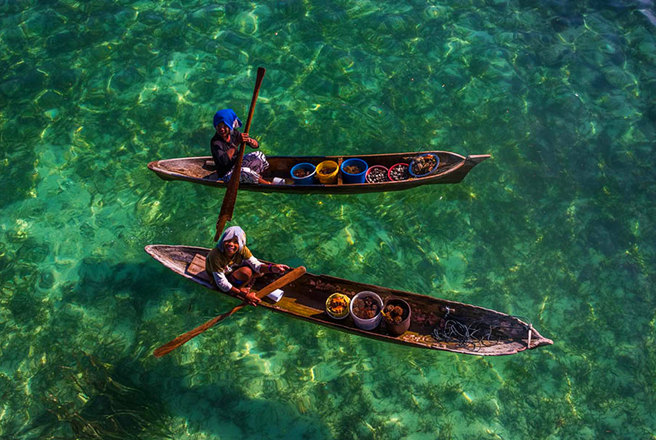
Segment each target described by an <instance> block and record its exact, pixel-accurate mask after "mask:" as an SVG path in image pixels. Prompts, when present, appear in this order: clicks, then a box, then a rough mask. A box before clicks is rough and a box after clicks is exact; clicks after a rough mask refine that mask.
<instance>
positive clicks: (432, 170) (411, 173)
mask: <svg viewBox="0 0 656 440" xmlns="http://www.w3.org/2000/svg"><path fill="white" fill-rule="evenodd" d="M425 156H433V157H434V158H435V166H434V167H433V169H431V170H430V171H429V172H427V173H424V174H415V173H413V172H412V168H413V165H414V163H415V160H417V159H418V158H420V157H425ZM439 165H440V158H439V156H438V155H437V154H433V153H424V154H420V155H419V156H417V157H415V158H414V159H412V162H410V166H408V172H409V173H410V175H411V176H412V177H425V176H428V175H430V174H433V173H434V172H435V170H436V169H437V167H438V166H439Z"/></svg>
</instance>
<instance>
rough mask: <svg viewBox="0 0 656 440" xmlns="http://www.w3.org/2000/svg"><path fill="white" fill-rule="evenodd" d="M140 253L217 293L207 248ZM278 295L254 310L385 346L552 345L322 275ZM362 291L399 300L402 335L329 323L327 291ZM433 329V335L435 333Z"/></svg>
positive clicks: (497, 318) (502, 324) (512, 321)
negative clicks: (406, 322)
mask: <svg viewBox="0 0 656 440" xmlns="http://www.w3.org/2000/svg"><path fill="white" fill-rule="evenodd" d="M145 249H146V252H148V253H149V254H150V255H151V256H152V257H153V258H155V259H156V260H157V261H159V262H160V263H162V264H163V265H164V266H166V267H167V268H169V269H171V270H172V271H174V272H176V273H178V274H179V275H182V276H183V277H185V278H189V279H190V280H192V281H195V282H196V283H198V284H200V285H202V286H205V287H207V288H208V289H213V290H216V291H219V290H218V289H217V288H216V286H215V285H214V283H213V282H212V281H210V278H209V277H208V275H207V273H206V272H205V256H206V255H207V254H208V253H209V251H210V249H207V248H202V247H192V246H169V245H148V246H146V248H145ZM275 277H276V276H275V275H273V274H267V275H264V276H262V277H261V278H259V279H258V281H257V282H256V283H255V285H254V288H255V289H258V288H261V287H262V286H264V285H266V284H268V283H269V282H271V281H272V280H273V279H275ZM283 290H284V295H283V297H282V299H281V300H280V301H278V302H277V303H274V302H273V301H271V300H269V299H268V298H265V299H264V300H263V301H262V302H261V303H260V306H259V307H263V308H265V309H269V310H273V311H275V312H280V313H284V314H286V315H289V316H292V317H294V318H300V319H304V320H306V321H310V322H313V323H315V324H321V325H325V326H328V327H331V328H333V329H336V330H342V331H345V332H349V333H353V334H356V335H359V336H366V337H369V338H375V339H379V340H383V341H387V342H394V343H398V344H403V345H410V346H414V347H421V348H428V349H433V350H446V351H452V352H456V353H465V354H473V355H482V356H499V355H508V354H514V353H518V352H520V351H524V350H526V349H533V348H536V347H540V346H543V345H550V344H552V343H553V342H552V341H551V340H550V339H547V338H544V337H543V336H542V335H540V333H538V331H537V330H535V329H534V328H533V327H532V325H529V324H527V323H525V322H523V321H521V320H520V319H518V318H516V317H514V316H510V315H506V314H504V313H499V312H496V311H494V310H489V309H485V308H482V307H477V306H473V305H469V304H463V303H459V302H455V301H448V300H444V299H438V298H433V297H430V296H426V295H420V294H416V293H410V292H404V291H401V290H394V289H388V288H385V287H379V286H374V285H370V284H364V283H357V282H354V281H348V280H344V279H340V278H335V277H332V276H327V275H313V274H311V273H306V274H305V275H303V276H302V277H301V278H299V279H298V280H296V281H294V282H293V283H291V284H288V285H287V286H286V287H284V288H283ZM363 290H369V291H373V292H376V293H378V295H380V297H381V298H382V299H383V301H385V300H386V299H389V298H401V299H403V300H405V301H406V302H407V303H408V304H409V305H410V307H411V309H412V315H411V323H410V328H409V329H408V331H406V332H405V333H403V334H402V335H401V336H392V335H390V334H388V332H387V330H386V325H385V324H384V323H381V324H380V325H379V326H378V328H376V329H374V330H362V329H360V328H358V327H356V326H355V324H354V322H353V319H352V317H351V316H348V317H347V318H345V319H342V320H335V319H332V318H331V317H330V316H329V315H328V314H327V313H326V312H325V302H326V299H327V298H328V296H329V295H330V294H332V293H333V292H342V293H345V294H346V295H348V296H349V297H353V296H354V295H355V294H356V293H357V292H360V291H363ZM219 292H220V291H219ZM226 295H229V294H226ZM435 329H437V330H438V331H437V333H435Z"/></svg>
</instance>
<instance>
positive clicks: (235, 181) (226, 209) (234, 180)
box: [214, 67, 266, 241]
mask: <svg viewBox="0 0 656 440" xmlns="http://www.w3.org/2000/svg"><path fill="white" fill-rule="evenodd" d="M265 72H266V69H265V68H264V67H258V68H257V78H255V90H253V99H251V106H250V108H249V109H248V119H246V127H245V128H244V133H250V129H251V121H252V120H253V112H254V111H255V102H256V101H257V95H258V94H259V93H260V86H261V85H262V80H263V79H264V73H265ZM245 149H246V145H245V143H244V142H242V143H241V145H240V146H239V156H238V157H237V162H236V163H235V166H234V168H233V169H232V175H231V176H230V181H229V182H228V189H227V190H226V193H225V195H224V196H223V203H222V204H221V211H220V212H219V218H218V219H217V221H216V233H215V234H214V241H217V240H218V239H219V237H220V236H221V232H222V231H223V228H224V227H225V225H226V223H228V221H229V220H232V212H233V211H234V209H235V202H236V201H237V190H238V189H239V177H240V176H241V163H242V160H243V158H244V150H245Z"/></svg>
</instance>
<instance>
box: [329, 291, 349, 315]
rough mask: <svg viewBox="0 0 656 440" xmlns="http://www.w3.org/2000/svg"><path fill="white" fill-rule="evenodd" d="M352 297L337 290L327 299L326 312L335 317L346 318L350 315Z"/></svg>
mask: <svg viewBox="0 0 656 440" xmlns="http://www.w3.org/2000/svg"><path fill="white" fill-rule="evenodd" d="M350 301H351V299H350V298H349V297H348V296H346V295H344V294H343V293H339V292H335V293H333V294H332V295H330V296H329V297H328V299H327V300H326V313H328V316H330V317H331V318H334V319H344V318H346V317H347V316H348V315H349V302H350Z"/></svg>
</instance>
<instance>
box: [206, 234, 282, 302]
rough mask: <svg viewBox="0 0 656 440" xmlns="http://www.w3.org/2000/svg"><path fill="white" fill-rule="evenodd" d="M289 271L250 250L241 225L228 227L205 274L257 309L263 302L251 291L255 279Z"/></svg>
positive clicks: (222, 287)
mask: <svg viewBox="0 0 656 440" xmlns="http://www.w3.org/2000/svg"><path fill="white" fill-rule="evenodd" d="M286 270H289V266H287V265H284V264H264V263H262V262H260V261H259V260H258V259H257V258H255V257H254V256H253V254H252V253H251V251H250V250H249V249H248V248H247V247H246V233H245V232H244V230H243V229H242V228H240V227H239V226H230V227H229V228H226V229H225V231H224V232H223V234H222V235H221V238H220V239H219V241H218V242H217V244H216V246H215V247H214V249H212V250H211V251H210V253H209V254H208V255H207V258H206V259H205V271H206V272H207V273H208V275H209V276H210V277H211V278H212V279H213V280H214V282H215V283H216V285H217V287H218V288H219V289H220V290H221V291H223V292H229V293H232V294H233V295H236V296H238V297H239V298H242V299H243V300H244V301H247V302H248V303H249V304H250V305H252V306H255V305H257V304H258V303H259V302H260V299H259V298H258V297H257V295H255V292H252V291H251V290H250V285H251V283H252V281H254V280H255V277H257V276H260V275H262V274H265V273H282V272H284V271H286Z"/></svg>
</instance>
